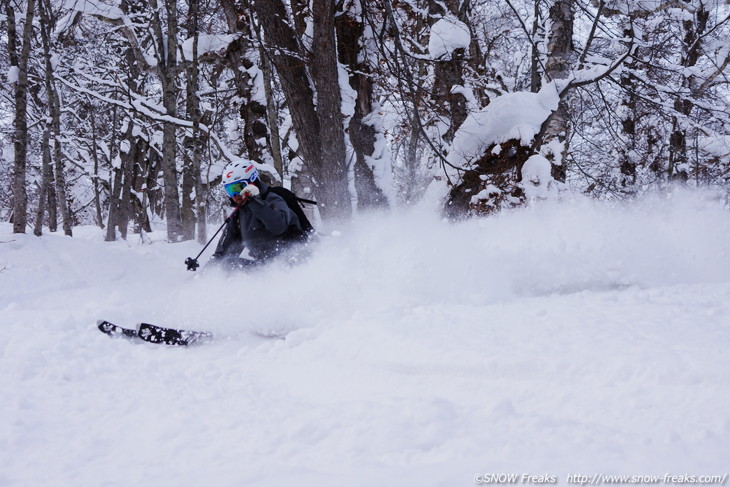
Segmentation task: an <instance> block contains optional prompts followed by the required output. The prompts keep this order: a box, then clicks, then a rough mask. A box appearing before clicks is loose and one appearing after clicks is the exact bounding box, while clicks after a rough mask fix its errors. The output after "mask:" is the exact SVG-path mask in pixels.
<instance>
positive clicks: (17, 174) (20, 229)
mask: <svg viewBox="0 0 730 487" xmlns="http://www.w3.org/2000/svg"><path fill="white" fill-rule="evenodd" d="M5 11H6V13H7V16H8V55H9V57H10V65H11V66H12V67H14V68H16V69H17V79H16V81H15V83H14V86H15V93H14V101H15V122H14V125H15V131H14V148H15V162H14V165H13V201H14V204H13V233H25V226H26V224H27V221H28V220H27V211H28V195H27V193H26V190H25V180H26V171H27V169H26V166H27V154H28V96H27V95H28V59H29V57H30V47H31V42H32V37H33V16H34V12H35V0H28V1H27V3H26V11H25V25H24V27H23V40H22V45H21V46H20V47H19V46H18V35H17V31H16V28H15V26H16V23H15V7H14V6H13V5H12V4H11V2H10V1H8V2H7V3H6V4H5ZM19 50H20V52H18V51H19Z"/></svg>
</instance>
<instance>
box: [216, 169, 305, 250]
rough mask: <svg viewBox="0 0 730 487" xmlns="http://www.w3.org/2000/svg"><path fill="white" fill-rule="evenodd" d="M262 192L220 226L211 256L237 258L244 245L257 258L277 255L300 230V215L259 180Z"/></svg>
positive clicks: (299, 233)
mask: <svg viewBox="0 0 730 487" xmlns="http://www.w3.org/2000/svg"><path fill="white" fill-rule="evenodd" d="M258 187H259V190H260V191H261V194H260V195H259V196H255V197H253V198H251V200H250V201H249V202H248V203H246V205H245V206H244V207H243V208H239V210H238V211H237V212H235V213H234V214H233V216H232V217H231V219H230V220H229V221H228V223H227V224H226V226H225V228H224V229H223V235H222V236H221V239H220V240H219V241H218V247H217V248H216V251H215V253H214V254H213V259H214V260H219V259H223V260H231V261H237V260H238V257H239V256H240V254H241V252H242V251H243V249H244V248H247V249H248V253H249V254H250V256H251V258H253V259H255V260H256V261H259V262H264V261H267V260H269V259H271V258H273V257H276V256H277V255H279V254H280V253H281V252H282V251H283V250H285V249H286V248H288V247H289V246H290V245H291V243H292V242H293V241H294V240H295V238H294V236H299V235H301V233H302V229H301V226H300V224H299V218H298V217H297V215H296V214H295V213H294V212H293V211H292V210H291V209H290V208H289V206H288V205H287V204H286V201H284V199H283V198H282V197H281V196H279V195H277V194H276V193H274V192H273V191H268V186H267V185H266V184H264V183H262V182H259V183H258Z"/></svg>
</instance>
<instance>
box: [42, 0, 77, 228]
mask: <svg viewBox="0 0 730 487" xmlns="http://www.w3.org/2000/svg"><path fill="white" fill-rule="evenodd" d="M50 8H51V6H50V5H48V4H47V3H46V2H44V1H43V0H40V2H39V4H38V11H39V12H40V20H41V39H42V41H43V56H44V58H45V59H44V60H45V67H46V79H45V84H46V95H47V96H48V116H49V118H50V120H51V129H52V132H53V162H54V165H55V177H56V192H57V200H56V201H57V204H58V207H59V209H60V210H61V221H62V224H63V233H64V234H66V235H68V236H69V237H71V236H72V235H73V231H72V228H73V222H72V221H71V210H70V208H69V202H68V198H67V197H66V175H65V171H64V164H63V154H62V152H61V101H60V99H59V96H58V90H57V88H56V82H55V77H54V75H53V65H52V63H51V39H50V31H51V22H50V19H49V18H48V12H49V11H50Z"/></svg>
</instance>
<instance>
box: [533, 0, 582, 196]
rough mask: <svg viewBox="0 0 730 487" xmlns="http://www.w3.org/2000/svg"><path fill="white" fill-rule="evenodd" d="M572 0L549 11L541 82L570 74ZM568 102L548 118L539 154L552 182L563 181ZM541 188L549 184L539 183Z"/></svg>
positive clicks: (559, 0) (560, 0)
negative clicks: (549, 167) (548, 164)
mask: <svg viewBox="0 0 730 487" xmlns="http://www.w3.org/2000/svg"><path fill="white" fill-rule="evenodd" d="M573 16H574V13H573V0H556V2H555V3H554V4H553V5H552V6H551V7H550V32H549V34H548V45H547V50H548V56H547V61H546V63H545V79H546V81H548V82H550V81H553V80H562V79H566V78H568V77H569V76H570V74H571V67H572V58H573ZM569 130H570V127H569V124H568V98H567V97H564V98H562V99H561V101H560V104H559V105H558V109H557V110H555V111H554V112H553V114H552V115H551V116H550V119H549V121H548V124H547V126H546V128H545V130H544V132H545V136H544V138H543V140H542V146H541V152H543V155H545V156H547V157H548V158H549V160H550V162H551V164H552V171H551V174H552V178H554V179H555V180H557V181H565V175H566V169H565V162H564V161H563V156H564V155H565V153H566V152H567V147H566V143H567V140H568V138H569ZM541 184H545V185H547V184H549V182H548V181H542V182H541Z"/></svg>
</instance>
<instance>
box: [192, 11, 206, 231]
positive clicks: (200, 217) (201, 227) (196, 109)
mask: <svg viewBox="0 0 730 487" xmlns="http://www.w3.org/2000/svg"><path fill="white" fill-rule="evenodd" d="M190 14H191V17H192V22H193V62H192V64H191V66H190V71H191V73H190V81H191V82H190V87H191V91H192V97H191V100H190V101H191V103H192V115H193V175H194V178H195V181H194V189H195V207H196V208H195V210H196V211H195V214H196V217H197V221H198V227H197V230H198V231H197V237H198V243H200V244H205V242H206V241H207V215H206V209H205V197H204V195H203V184H202V181H201V174H200V163H201V159H202V154H201V150H200V144H201V140H200V100H199V96H200V95H199V94H198V90H199V87H198V41H199V34H200V33H199V32H198V30H199V29H198V26H199V24H198V23H199V18H198V17H199V15H200V3H199V1H198V0H190Z"/></svg>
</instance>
